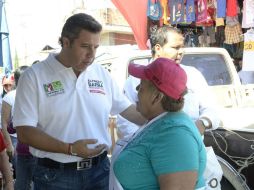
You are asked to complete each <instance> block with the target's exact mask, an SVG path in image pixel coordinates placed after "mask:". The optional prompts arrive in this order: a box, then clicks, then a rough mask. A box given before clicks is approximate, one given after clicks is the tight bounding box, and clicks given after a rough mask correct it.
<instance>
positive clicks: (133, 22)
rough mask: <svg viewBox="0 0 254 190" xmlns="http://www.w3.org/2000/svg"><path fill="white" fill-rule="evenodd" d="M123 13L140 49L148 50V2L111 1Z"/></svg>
mask: <svg viewBox="0 0 254 190" xmlns="http://www.w3.org/2000/svg"><path fill="white" fill-rule="evenodd" d="M111 1H112V2H113V3H114V5H115V6H116V8H117V9H118V10H119V11H120V12H121V13H122V15H123V16H124V18H125V19H126V21H127V22H128V24H129V25H130V27H131V28H132V31H133V33H134V37H135V40H136V42H137V44H138V47H139V48H140V49H148V48H147V45H146V42H147V29H146V25H147V17H146V9H147V0H111Z"/></svg>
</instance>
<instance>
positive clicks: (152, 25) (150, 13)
mask: <svg viewBox="0 0 254 190" xmlns="http://www.w3.org/2000/svg"><path fill="white" fill-rule="evenodd" d="M161 16H162V7H161V4H160V1H159V0H154V2H152V0H148V4H147V39H148V42H147V44H148V47H149V46H150V44H149V43H150V42H149V40H150V38H151V35H152V33H154V32H155V31H156V30H157V28H158V27H160V19H161Z"/></svg>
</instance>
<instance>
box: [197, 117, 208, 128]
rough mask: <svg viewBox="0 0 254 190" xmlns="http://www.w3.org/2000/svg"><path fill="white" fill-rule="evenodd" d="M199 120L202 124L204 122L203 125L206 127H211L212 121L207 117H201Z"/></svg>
mask: <svg viewBox="0 0 254 190" xmlns="http://www.w3.org/2000/svg"><path fill="white" fill-rule="evenodd" d="M199 120H200V121H201V122H202V124H203V126H204V127H205V128H210V123H209V121H208V120H207V119H205V118H199Z"/></svg>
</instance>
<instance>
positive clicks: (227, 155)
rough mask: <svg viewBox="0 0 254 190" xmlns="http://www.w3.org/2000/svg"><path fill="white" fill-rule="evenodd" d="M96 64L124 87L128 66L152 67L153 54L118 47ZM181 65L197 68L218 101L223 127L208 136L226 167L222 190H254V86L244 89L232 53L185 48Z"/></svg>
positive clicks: (106, 53) (108, 51) (224, 167)
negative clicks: (134, 64)
mask: <svg viewBox="0 0 254 190" xmlns="http://www.w3.org/2000/svg"><path fill="white" fill-rule="evenodd" d="M102 52H104V53H102V54H100V55H99V56H97V58H96V61H97V62H99V63H100V64H102V65H103V66H105V68H107V69H108V70H109V71H110V73H111V75H112V77H113V78H114V79H115V80H116V81H117V82H118V84H119V86H120V87H122V86H123V84H124V82H125V80H126V78H127V77H128V71H127V68H128V64H129V63H131V62H134V63H138V64H148V63H149V61H150V59H151V51H150V50H145V51H144V50H142V51H141V50H136V49H135V50H134V49H133V48H130V47H121V46H115V47H111V49H110V48H106V49H104V50H103V51H102ZM181 64H184V65H189V66H193V67H195V68H197V69H198V70H199V71H200V72H201V73H202V74H203V76H204V77H205V79H206V81H207V83H208V85H209V87H210V88H211V89H212V92H213V93H214V95H215V98H216V99H217V104H218V108H219V109H218V111H219V112H220V116H221V126H220V128H219V129H218V130H214V131H211V132H206V133H205V141H204V142H205V144H206V145H207V146H213V148H214V150H215V153H216V155H218V156H219V161H220V163H221V166H222V167H223V172H224V178H223V181H222V184H223V185H222V187H223V188H222V189H237V190H238V189H241V190H242V189H245V190H248V189H254V181H253V176H254V84H249V85H242V84H241V82H240V79H239V76H238V74H237V71H236V69H235V66H234V64H233V61H232V59H231V57H230V56H229V54H228V52H227V51H226V50H225V49H223V48H185V49H184V55H183V58H182V60H181Z"/></svg>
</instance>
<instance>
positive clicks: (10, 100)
mask: <svg viewBox="0 0 254 190" xmlns="http://www.w3.org/2000/svg"><path fill="white" fill-rule="evenodd" d="M15 97H16V90H12V91H10V92H8V93H7V94H6V95H5V96H4V97H3V100H2V102H6V103H7V104H9V105H10V106H11V117H13V112H14V103H15ZM1 107H2V105H1ZM1 111H2V110H1ZM10 135H11V136H13V137H17V134H16V133H14V134H10Z"/></svg>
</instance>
